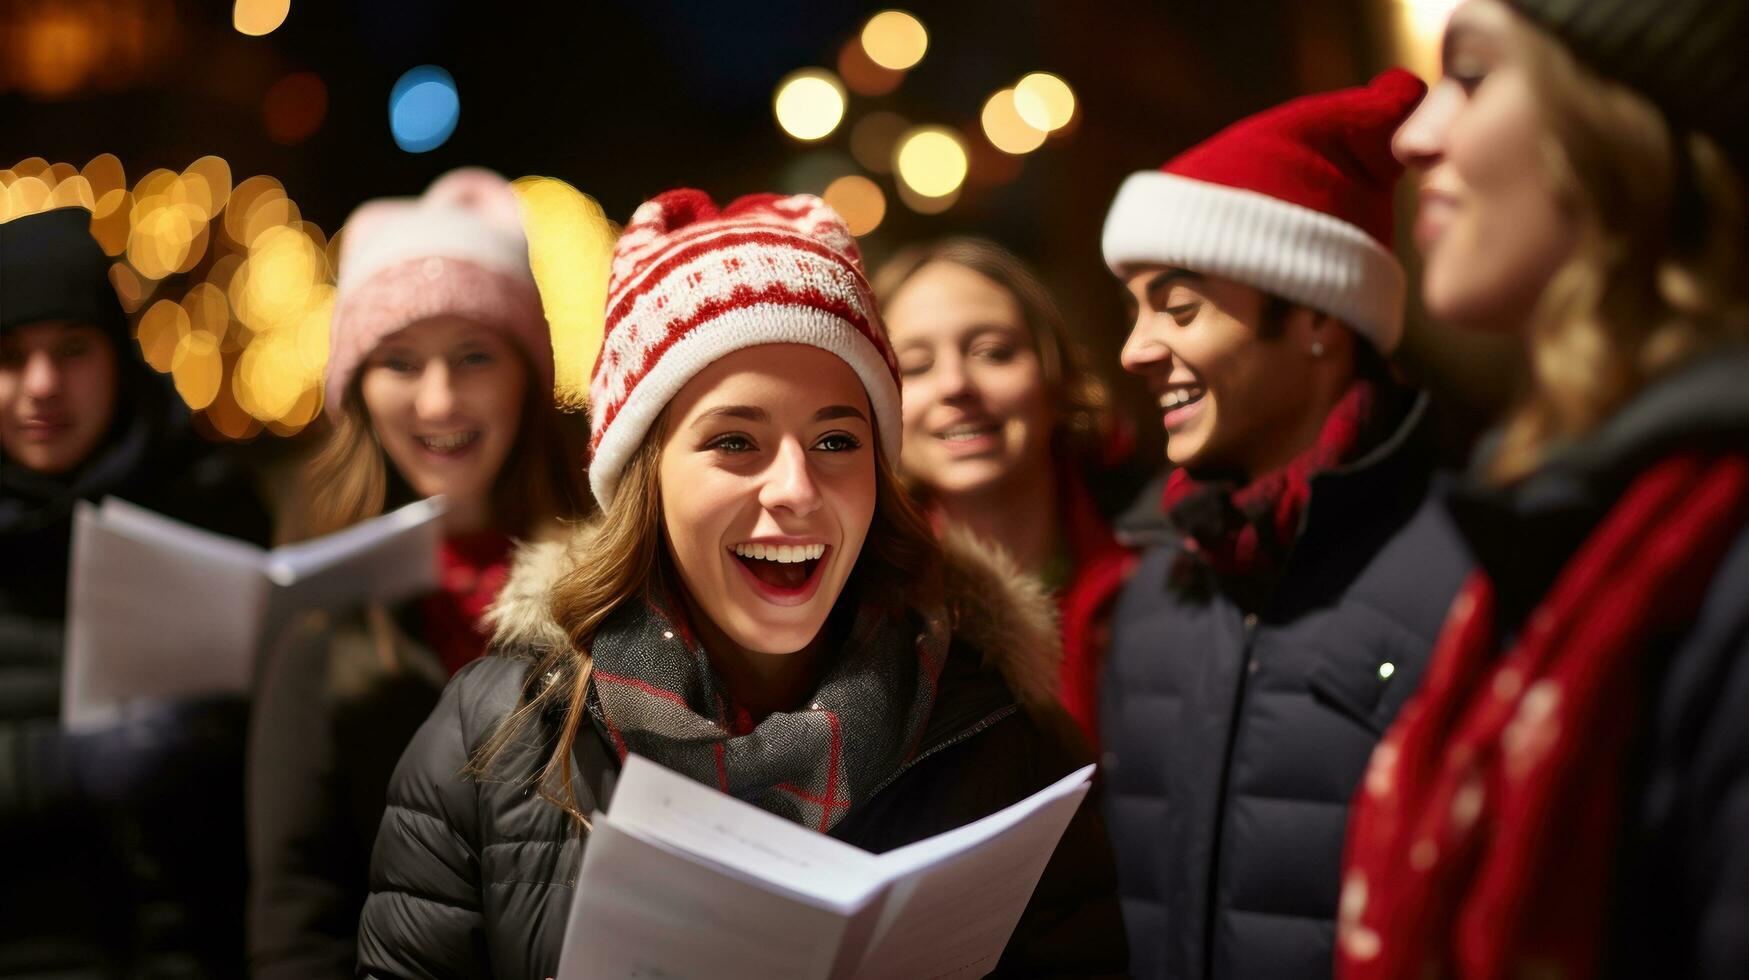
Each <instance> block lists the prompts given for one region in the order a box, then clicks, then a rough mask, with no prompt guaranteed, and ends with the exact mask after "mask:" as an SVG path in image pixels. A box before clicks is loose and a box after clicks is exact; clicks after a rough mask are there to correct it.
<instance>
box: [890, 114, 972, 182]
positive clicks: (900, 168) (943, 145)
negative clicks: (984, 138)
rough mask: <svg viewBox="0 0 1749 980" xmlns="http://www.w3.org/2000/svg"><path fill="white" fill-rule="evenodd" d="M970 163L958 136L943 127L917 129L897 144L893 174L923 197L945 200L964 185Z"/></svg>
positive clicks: (921, 127)
mask: <svg viewBox="0 0 1749 980" xmlns="http://www.w3.org/2000/svg"><path fill="white" fill-rule="evenodd" d="M969 166H970V163H969V161H968V159H967V157H966V148H965V145H964V144H963V143H961V142H960V137H959V134H958V133H956V132H954V131H953V130H951V129H948V128H946V127H943V126H919V127H917V128H916V129H913V130H911V131H910V132H909V133H906V134H905V136H904V137H903V138H902V139H900V140H899V150H898V152H897V153H896V154H895V155H894V157H893V170H894V172H896V173H897V174H898V175H899V179H900V181H902V182H903V183H904V184H905V186H907V187H909V188H910V189H911V190H913V191H915V192H917V193H918V194H920V195H922V196H923V197H945V196H947V195H949V194H952V193H954V192H955V191H957V190H959V188H960V185H961V184H963V183H965V180H966V170H967V168H968V167H969Z"/></svg>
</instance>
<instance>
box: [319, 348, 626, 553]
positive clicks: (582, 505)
mask: <svg viewBox="0 0 1749 980" xmlns="http://www.w3.org/2000/svg"><path fill="white" fill-rule="evenodd" d="M518 356H519V357H520V356H523V355H522V354H521V353H520V352H518ZM523 366H524V368H525V369H527V371H528V377H529V378H530V379H534V378H538V377H539V376H540V375H539V374H538V373H537V372H535V371H534V370H533V368H532V366H530V365H529V364H528V363H527V360H526V358H524V363H523ZM363 378H364V375H363V372H359V375H358V377H356V378H354V379H353V381H352V383H351V384H350V385H349V386H348V387H347V390H346V391H345V392H344V394H343V396H342V397H343V400H342V402H341V405H340V413H339V418H338V419H337V420H336V421H335V423H334V427H333V429H332V430H331V431H330V433H329V436H328V440H327V442H326V443H325V444H323V446H322V449H321V450H320V451H319V452H318V453H317V454H316V456H315V457H314V458H313V459H311V460H310V463H309V466H308V467H307V469H306V473H305V488H304V492H302V493H301V494H299V500H300V502H301V505H302V506H301V507H300V508H298V510H297V512H296V513H295V514H294V515H293V518H292V520H291V521H290V523H289V528H288V531H289V534H288V535H287V537H289V538H291V539H293V540H297V539H302V538H312V537H318V536H320V535H323V534H331V533H333V532H335V531H338V530H340V529H341V528H346V527H351V526H352V525H354V524H357V523H358V522H359V521H363V520H368V519H370V518H372V517H376V516H377V515H379V514H382V513H383V512H384V511H386V510H388V509H390V508H392V507H397V506H400V505H401V504H404V503H408V502H410V501H411V500H412V499H413V496H414V495H413V491H412V490H411V489H410V488H408V487H407V485H406V484H405V483H404V482H402V481H401V479H400V477H399V475H398V474H396V473H395V471H394V467H393V465H392V464H391V463H390V462H389V459H388V456H387V455H386V454H385V453H384V452H383V448H382V444H381V443H379V442H378V441H377V437H376V433H375V431H374V430H373V429H372V427H371V421H370V414H369V412H368V411H367V410H366V409H365V406H364V398H363V395H362V394H361V391H360V388H361V386H362V384H363ZM525 388H526V391H525V394H524V395H523V402H522V414H521V422H520V429H519V431H518V432H517V435H516V442H515V443H514V444H513V445H512V446H511V447H510V452H509V454H508V455H507V456H505V459H504V465H503V467H502V468H501V469H500V470H499V471H498V476H497V479H496V480H495V481H494V482H493V484H492V500H491V502H492V514H493V517H494V519H495V520H496V522H497V524H498V526H499V527H500V528H502V529H503V530H504V531H505V532H507V533H509V534H511V535H512V536H516V537H529V538H532V537H539V536H541V535H542V534H543V533H547V531H548V528H549V526H550V525H552V524H553V523H554V522H556V521H558V520H561V519H566V518H573V517H580V516H582V515H583V514H584V513H585V512H586V509H587V507H588V505H589V503H590V501H591V500H592V499H593V498H591V497H590V496H589V491H588V489H587V487H585V485H584V482H583V473H584V469H583V457H584V447H585V445H586V444H585V441H584V436H583V431H584V429H583V425H582V423H581V421H580V418H581V417H580V416H578V415H573V414H570V413H566V412H565V411H563V410H562V409H560V408H559V407H558V406H557V405H556V404H555V402H554V399H553V397H552V393H551V392H550V391H547V390H544V389H543V388H542V387H541V386H540V385H539V384H534V383H532V381H531V383H530V384H528V385H526V386H525Z"/></svg>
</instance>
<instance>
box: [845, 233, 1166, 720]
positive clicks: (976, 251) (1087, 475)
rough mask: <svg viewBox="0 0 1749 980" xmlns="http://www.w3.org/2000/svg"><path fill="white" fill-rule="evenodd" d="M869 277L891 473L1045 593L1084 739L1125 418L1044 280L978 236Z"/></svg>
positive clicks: (1110, 584)
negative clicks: (895, 427) (884, 379)
mask: <svg viewBox="0 0 1749 980" xmlns="http://www.w3.org/2000/svg"><path fill="white" fill-rule="evenodd" d="M875 289H876V292H877V294H878V295H879V296H880V298H881V302H882V308H883V312H884V314H885V316H886V320H887V329H888V331H889V333H890V335H891V337H892V342H893V351H894V353H895V355H896V356H897V357H898V358H899V373H900V375H901V376H902V377H903V378H904V389H903V390H904V430H905V442H904V450H903V454H902V456H901V457H900V461H899V464H900V469H901V471H902V473H903V475H904V477H905V479H906V481H907V482H908V484H909V485H910V487H911V489H912V491H913V494H914V496H915V497H916V498H917V500H918V502H919V503H920V504H922V505H923V507H924V508H925V510H926V512H927V513H928V514H929V515H930V516H931V517H932V519H933V520H934V521H935V523H936V524H937V525H938V526H941V525H958V526H961V527H964V528H966V529H967V530H970V531H971V532H972V533H973V534H975V535H977V537H978V538H979V539H980V540H982V541H984V542H985V543H987V544H989V545H991V546H993V547H996V548H999V549H1001V550H1002V551H1004V552H1006V553H1007V554H1008V555H1009V556H1010V557H1012V558H1013V559H1014V561H1015V562H1016V564H1017V565H1018V566H1019V568H1020V570H1021V571H1023V572H1025V573H1027V574H1029V575H1032V576H1034V577H1035V578H1037V579H1038V580H1040V581H1041V582H1042V583H1043V584H1044V585H1045V587H1046V588H1047V589H1049V590H1050V591H1051V593H1052V594H1054V595H1055V596H1056V597H1057V603H1058V609H1059V612H1060V615H1061V619H1062V623H1061V625H1062V633H1063V646H1064V651H1063V661H1062V666H1061V670H1060V693H1061V697H1062V700H1063V704H1064V706H1065V707H1066V708H1067V709H1068V710H1069V713H1070V714H1071V715H1072V716H1073V717H1074V718H1075V720H1076V722H1077V723H1078V724H1079V725H1080V726H1081V728H1082V731H1083V732H1084V733H1085V734H1086V735H1087V737H1088V738H1089V739H1090V740H1092V741H1094V742H1095V743H1096V742H1097V738H1098V734H1097V733H1098V724H1097V720H1096V718H1095V707H1096V700H1097V684H1096V678H1097V676H1098V670H1099V665H1100V662H1101V660H1102V658H1103V656H1104V651H1105V643H1106V638H1107V634H1108V632H1109V629H1108V619H1109V614H1110V610H1111V604H1112V601H1113V600H1114V599H1115V598H1116V596H1117V593H1118V590H1119V588H1120V587H1121V586H1122V584H1123V580H1124V577H1125V576H1126V575H1127V574H1128V573H1129V569H1130V568H1131V566H1132V565H1133V563H1134V562H1133V556H1132V555H1131V553H1130V552H1129V551H1128V550H1127V549H1125V548H1124V547H1123V546H1122V545H1120V544H1119V543H1118V542H1117V540H1116V538H1115V537H1114V536H1113V534H1112V530H1111V526H1110V521H1109V518H1108V513H1109V510H1110V507H1111V505H1112V504H1113V502H1115V501H1120V500H1122V497H1123V492H1124V491H1125V490H1129V489H1133V482H1132V481H1130V480H1128V479H1127V478H1126V477H1127V474H1125V473H1121V472H1114V470H1113V464H1115V463H1118V462H1120V461H1121V457H1122V456H1123V455H1125V453H1126V451H1127V450H1128V449H1129V448H1130V446H1131V444H1132V440H1131V439H1129V438H1127V437H1126V435H1125V434H1126V433H1127V432H1128V427H1127V426H1124V427H1122V428H1121V429H1120V428H1119V426H1117V425H1116V423H1115V422H1114V420H1113V418H1112V415H1111V411H1110V395H1109V394H1108V392H1107V390H1106V387H1105V384H1104V382H1103V381H1101V380H1100V378H1099V376H1098V375H1097V374H1096V373H1094V372H1093V370H1092V369H1091V368H1089V367H1088V364H1087V357H1086V354H1085V353H1084V352H1083V351H1082V349H1081V347H1080V344H1079V343H1077V342H1076V341H1075V339H1074V338H1073V336H1072V335H1071V333H1070V331H1069V327H1068V325H1067V324H1066V323H1065V322H1064V320H1063V315H1062V313H1061V312H1060V311H1059V310H1058V309H1057V305H1056V303H1055V302H1054V301H1052V299H1051V296H1050V294H1049V292H1047V291H1046V289H1045V286H1044V284H1043V283H1042V282H1040V281H1039V278H1038V277H1037V276H1036V275H1035V274H1034V273H1033V272H1032V270H1031V269H1029V268H1027V266H1026V264H1025V263H1023V262H1022V261H1021V260H1020V259H1018V258H1016V257H1015V256H1014V255H1013V254H1012V253H1010V252H1009V251H1007V250H1006V249H1004V248H1002V247H1001V246H999V245H997V244H995V243H994V242H990V241H987V240H984V239H980V238H950V239H945V240H942V241H939V242H935V243H932V244H928V245H921V246H916V247H913V248H910V249H906V250H904V251H902V252H900V253H899V254H898V255H897V256H895V257H894V258H893V259H892V260H891V261H890V262H888V263H887V265H886V266H885V267H883V268H882V269H881V270H880V272H879V273H877V275H876V277H875ZM1094 486H1097V487H1099V488H1100V490H1101V491H1103V497H1104V503H1105V505H1106V507H1105V508H1102V507H1101V501H1099V500H1096V499H1095V496H1094V493H1093V491H1092V490H1091V489H1090V487H1094ZM1124 502H1127V501H1124Z"/></svg>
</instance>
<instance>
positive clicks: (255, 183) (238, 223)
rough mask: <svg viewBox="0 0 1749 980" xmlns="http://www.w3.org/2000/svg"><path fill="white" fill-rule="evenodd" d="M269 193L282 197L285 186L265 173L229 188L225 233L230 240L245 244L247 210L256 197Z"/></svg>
mask: <svg viewBox="0 0 1749 980" xmlns="http://www.w3.org/2000/svg"><path fill="white" fill-rule="evenodd" d="M270 194H278V195H279V196H280V197H284V196H285V188H284V187H281V186H280V184H279V181H277V180H274V179H273V178H272V177H269V176H266V175H265V174H261V175H257V176H254V177H250V178H249V179H248V180H245V181H243V182H242V183H240V184H238V185H237V186H236V187H235V188H233V189H232V190H231V203H230V207H228V208H226V209H225V234H227V235H229V236H231V241H233V242H236V243H238V244H247V243H246V242H245V241H244V239H245V237H246V234H245V232H246V230H247V229H246V225H247V223H248V220H249V212H250V210H251V209H252V208H253V207H254V206H255V202H256V201H257V200H258V199H260V198H262V197H264V196H267V195H270Z"/></svg>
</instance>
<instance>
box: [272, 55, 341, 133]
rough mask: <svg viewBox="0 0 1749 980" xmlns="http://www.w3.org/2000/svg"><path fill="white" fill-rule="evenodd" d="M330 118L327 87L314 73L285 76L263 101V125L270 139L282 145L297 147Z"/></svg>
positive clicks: (275, 83) (276, 83) (302, 72)
mask: <svg viewBox="0 0 1749 980" xmlns="http://www.w3.org/2000/svg"><path fill="white" fill-rule="evenodd" d="M327 115H328V86H327V85H324V84H323V83H322V78H321V76H319V75H317V74H315V73H314V72H307V71H300V72H293V73H292V74H290V75H287V76H285V77H284V78H282V79H280V80H279V81H277V82H274V83H273V86H272V87H271V88H269V89H268V90H267V95H265V96H264V97H262V100H261V123H262V125H263V127H265V128H266V130H267V138H268V139H270V140H272V141H274V142H275V143H278V144H280V145H281V146H296V145H298V144H299V143H302V142H304V141H305V140H307V139H309V138H310V137H311V136H314V135H315V134H316V130H318V129H321V128H322V120H323V119H325V118H327Z"/></svg>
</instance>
